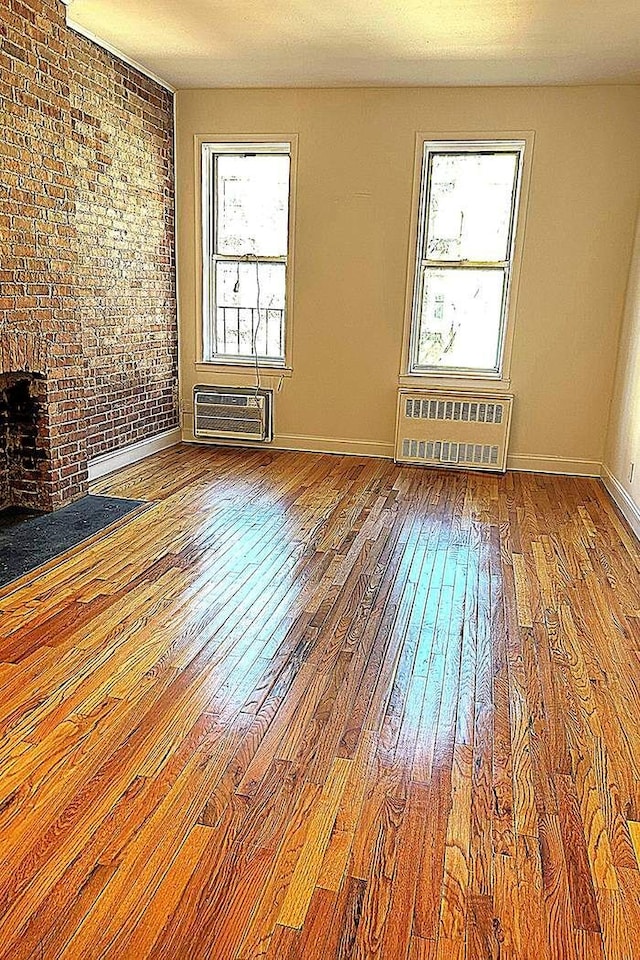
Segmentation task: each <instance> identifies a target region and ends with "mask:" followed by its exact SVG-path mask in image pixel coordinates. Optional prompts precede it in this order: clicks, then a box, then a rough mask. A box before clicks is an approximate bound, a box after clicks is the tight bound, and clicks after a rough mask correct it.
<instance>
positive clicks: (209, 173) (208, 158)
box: [200, 136, 296, 372]
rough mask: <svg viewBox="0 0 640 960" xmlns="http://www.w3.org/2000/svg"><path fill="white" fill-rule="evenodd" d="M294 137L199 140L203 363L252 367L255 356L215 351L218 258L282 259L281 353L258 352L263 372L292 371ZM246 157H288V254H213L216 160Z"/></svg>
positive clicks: (274, 261) (215, 212)
mask: <svg viewBox="0 0 640 960" xmlns="http://www.w3.org/2000/svg"><path fill="white" fill-rule="evenodd" d="M295 147H296V141H295V139H294V138H293V137H282V136H278V137H273V138H269V137H264V138H262V137H260V138H253V137H252V138H250V139H249V138H247V139H243V138H241V137H229V138H226V137H225V138H215V139H214V138H202V139H200V170H201V185H202V191H201V218H200V219H201V228H202V235H201V242H202V248H201V249H202V287H201V303H202V312H201V319H202V323H201V331H202V341H201V347H202V349H201V357H202V361H201V362H202V363H203V364H207V365H214V366H218V365H219V366H223V367H228V368H234V367H235V368H251V369H253V368H254V366H255V363H256V360H255V359H254V358H253V357H250V356H232V355H228V354H223V353H216V352H215V349H214V345H215V339H216V332H215V326H216V297H215V264H216V262H217V261H221V260H225V261H229V260H232V261H234V262H238V261H240V262H250V263H255V262H256V261H257V262H258V263H263V262H264V263H284V265H285V302H284V314H283V318H282V324H283V331H282V342H283V346H284V356H283V357H263V356H260V355H259V356H258V358H257V362H258V363H259V365H260V368H261V369H263V370H265V369H266V370H269V369H273V370H276V371H278V372H287V371H290V369H291V367H290V357H291V329H292V324H291V304H292V300H293V282H292V273H293V271H292V261H293V224H294V209H295V207H294V196H295V194H294V186H295V161H296V151H295ZM223 154H226V155H235V156H242V155H244V154H264V155H274V154H286V155H287V156H288V157H289V197H288V200H289V208H288V230H287V253H286V254H285V255H284V256H278V257H267V256H259V257H255V256H254V255H252V254H248V255H242V254H233V255H232V254H229V255H226V254H218V253H216V252H215V236H216V226H217V216H218V204H217V202H216V198H215V196H214V192H215V189H216V186H217V181H216V177H215V158H216V156H220V155H223Z"/></svg>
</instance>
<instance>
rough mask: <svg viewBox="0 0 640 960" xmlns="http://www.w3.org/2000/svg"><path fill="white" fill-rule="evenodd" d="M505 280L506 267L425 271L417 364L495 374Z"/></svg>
mask: <svg viewBox="0 0 640 960" xmlns="http://www.w3.org/2000/svg"><path fill="white" fill-rule="evenodd" d="M504 281H505V273H504V271H503V270H502V269H494V270H480V269H472V268H466V267H450V268H449V269H444V270H443V269H438V268H437V267H427V268H425V269H424V270H423V274H422V295H421V302H420V323H419V334H418V349H417V362H418V366H425V367H426V366H429V367H441V368H446V367H464V368H471V369H473V368H476V369H478V370H495V369H496V368H497V364H498V347H499V343H500V318H501V314H502V295H503V288H504Z"/></svg>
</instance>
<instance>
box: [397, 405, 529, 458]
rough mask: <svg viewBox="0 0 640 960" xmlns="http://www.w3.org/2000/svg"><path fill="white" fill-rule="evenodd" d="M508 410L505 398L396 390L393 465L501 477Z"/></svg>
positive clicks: (509, 424) (505, 449) (509, 406)
mask: <svg viewBox="0 0 640 960" xmlns="http://www.w3.org/2000/svg"><path fill="white" fill-rule="evenodd" d="M512 406H513V397H512V396H504V395H503V394H500V395H496V394H490V393H481V394H473V395H472V394H468V393H454V392H450V391H448V390H447V391H441V390H437V391H436V390H400V392H399V396H398V416H397V421H396V446H395V460H396V462H397V463H420V464H426V465H429V466H438V467H449V468H455V469H463V470H492V471H495V472H503V471H504V470H506V469H507V446H508V443H509V429H510V427H511V408H512Z"/></svg>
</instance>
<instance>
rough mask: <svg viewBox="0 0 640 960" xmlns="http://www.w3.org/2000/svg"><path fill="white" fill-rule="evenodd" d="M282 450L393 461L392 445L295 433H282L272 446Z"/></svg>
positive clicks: (376, 441)
mask: <svg viewBox="0 0 640 960" xmlns="http://www.w3.org/2000/svg"><path fill="white" fill-rule="evenodd" d="M272 446H274V447H278V448H279V449H280V450H302V451H305V452H307V453H342V454H346V455H347V456H348V455H349V454H350V455H351V456H356V457H383V458H384V459H386V460H393V451H394V447H393V444H392V443H383V442H381V441H380V440H347V439H343V438H340V439H337V440H334V439H332V438H331V437H305V436H298V435H296V434H293V433H281V434H278V435H277V436H276V437H275V438H274V442H273V444H272Z"/></svg>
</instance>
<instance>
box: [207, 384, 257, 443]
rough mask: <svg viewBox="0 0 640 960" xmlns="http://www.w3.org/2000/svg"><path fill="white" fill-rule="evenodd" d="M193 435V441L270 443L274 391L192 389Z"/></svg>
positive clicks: (244, 388) (218, 388)
mask: <svg viewBox="0 0 640 960" xmlns="http://www.w3.org/2000/svg"><path fill="white" fill-rule="evenodd" d="M193 434H194V436H195V438H196V440H200V441H202V442H209V443H213V442H215V441H220V440H236V441H238V440H240V441H242V440H244V441H245V442H249V443H269V442H270V441H271V440H273V390H262V389H256V388H255V387H208V386H204V385H202V384H199V385H197V386H195V387H194V388H193Z"/></svg>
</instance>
